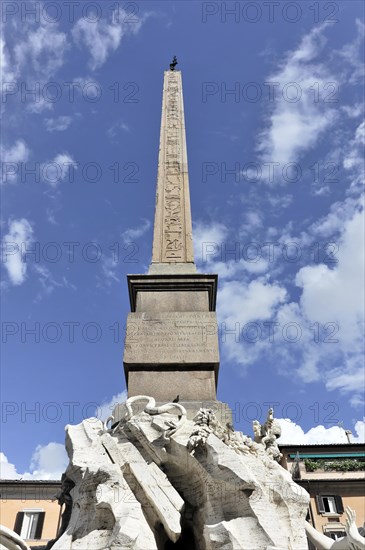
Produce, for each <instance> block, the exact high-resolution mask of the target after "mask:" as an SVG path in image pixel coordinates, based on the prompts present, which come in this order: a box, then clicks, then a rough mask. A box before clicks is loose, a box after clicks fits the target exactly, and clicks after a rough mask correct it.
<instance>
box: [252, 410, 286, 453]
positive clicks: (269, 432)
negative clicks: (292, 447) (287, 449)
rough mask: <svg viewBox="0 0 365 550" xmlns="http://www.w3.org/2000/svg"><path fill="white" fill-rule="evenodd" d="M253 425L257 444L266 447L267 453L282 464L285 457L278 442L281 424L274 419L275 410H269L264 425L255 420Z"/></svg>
mask: <svg viewBox="0 0 365 550" xmlns="http://www.w3.org/2000/svg"><path fill="white" fill-rule="evenodd" d="M252 425H253V433H254V437H255V441H256V443H261V444H262V445H264V446H265V449H266V452H267V453H268V454H269V455H270V456H271V457H272V458H273V459H274V460H276V461H277V462H280V460H281V458H282V456H283V455H282V453H281V452H280V450H279V447H278V444H277V442H276V440H277V439H278V438H279V437H280V436H281V427H280V424H279V422H278V421H277V420H275V419H274V409H269V411H268V414H267V419H266V422H265V423H264V424H262V425H261V424H260V422H259V421H258V420H254V421H253V423H252Z"/></svg>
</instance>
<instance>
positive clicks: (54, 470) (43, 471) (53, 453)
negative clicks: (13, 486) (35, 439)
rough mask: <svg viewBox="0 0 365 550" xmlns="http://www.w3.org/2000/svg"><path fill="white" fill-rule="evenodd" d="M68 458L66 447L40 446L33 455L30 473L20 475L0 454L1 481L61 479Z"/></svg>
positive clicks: (55, 444) (49, 444) (54, 445)
mask: <svg viewBox="0 0 365 550" xmlns="http://www.w3.org/2000/svg"><path fill="white" fill-rule="evenodd" d="M67 464H68V457H67V453H66V450H65V447H64V445H62V444H61V443H54V442H51V443H48V444H47V445H38V446H37V447H36V448H35V450H34V452H33V455H32V458H31V462H30V466H29V470H30V471H29V472H23V473H20V472H18V471H17V468H16V466H15V465H14V464H11V463H10V462H9V461H8V458H7V457H6V455H5V454H4V453H0V478H1V479H27V480H28V479H43V480H47V479H61V475H62V474H63V472H64V471H65V470H66V467H67Z"/></svg>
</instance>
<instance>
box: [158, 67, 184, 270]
mask: <svg viewBox="0 0 365 550" xmlns="http://www.w3.org/2000/svg"><path fill="white" fill-rule="evenodd" d="M152 263H153V264H159V263H170V264H171V263H173V264H174V263H190V264H193V263H194V254H193V246H192V229H191V213H190V198H189V179H188V169H187V155H186V138H185V121H184V107H183V97H182V82H181V73H180V71H166V72H165V77H164V95H163V106H162V121H161V134H160V153H159V167H158V182H157V202H156V214H155V227H154V239H153V254H152Z"/></svg>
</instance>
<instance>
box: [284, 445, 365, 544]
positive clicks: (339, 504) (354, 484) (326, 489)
mask: <svg viewBox="0 0 365 550" xmlns="http://www.w3.org/2000/svg"><path fill="white" fill-rule="evenodd" d="M280 450H281V452H282V454H283V458H282V462H281V464H282V466H283V467H284V468H286V469H287V470H288V471H289V472H290V473H291V474H292V477H293V479H294V480H295V481H296V483H298V484H299V485H301V486H302V487H303V488H304V489H306V491H308V493H309V494H310V505H309V510H308V521H309V522H310V523H311V524H312V525H313V527H314V528H315V529H317V531H320V532H322V533H324V534H325V535H327V536H328V537H331V538H332V539H334V540H336V539H338V538H340V537H344V536H345V535H346V532H345V523H346V516H345V508H346V506H350V507H351V508H352V509H353V510H355V512H356V525H357V526H358V527H363V525H364V523H365V445H363V444H355V443H350V444H328V445H320V444H318V445H280Z"/></svg>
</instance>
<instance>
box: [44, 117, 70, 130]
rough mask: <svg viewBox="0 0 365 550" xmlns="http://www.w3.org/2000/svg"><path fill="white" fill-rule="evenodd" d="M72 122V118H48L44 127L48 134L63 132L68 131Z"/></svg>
mask: <svg viewBox="0 0 365 550" xmlns="http://www.w3.org/2000/svg"><path fill="white" fill-rule="evenodd" d="M71 122H72V117H70V116H59V117H57V118H46V119H45V121H44V125H45V127H46V130H47V132H63V131H64V130H67V128H68V127H69V126H70V124H71Z"/></svg>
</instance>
